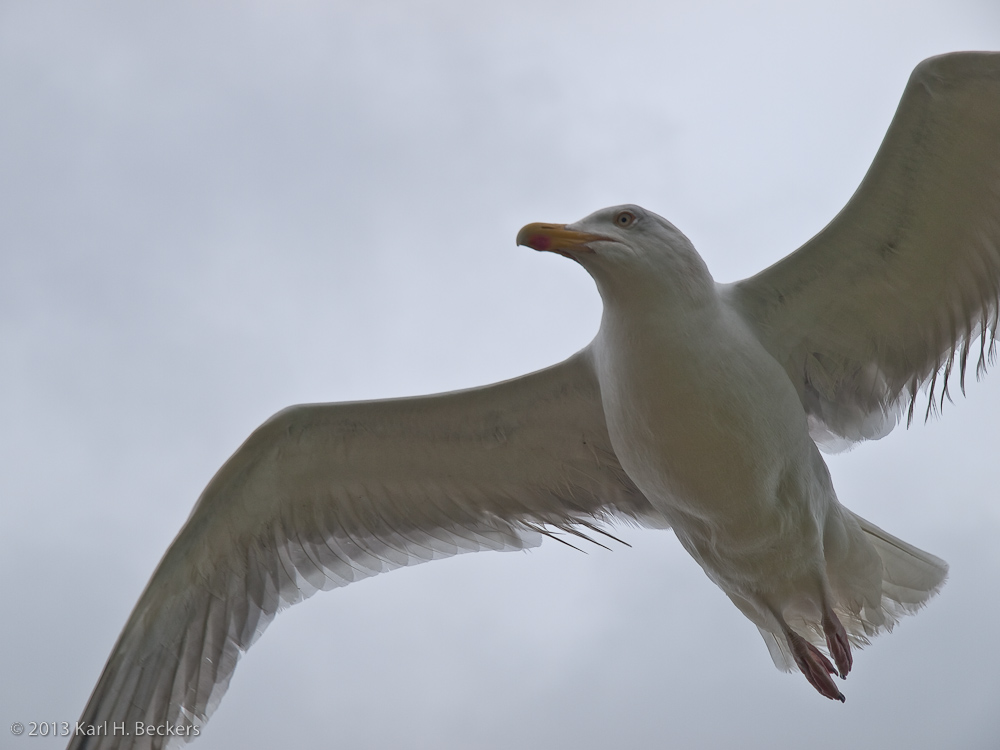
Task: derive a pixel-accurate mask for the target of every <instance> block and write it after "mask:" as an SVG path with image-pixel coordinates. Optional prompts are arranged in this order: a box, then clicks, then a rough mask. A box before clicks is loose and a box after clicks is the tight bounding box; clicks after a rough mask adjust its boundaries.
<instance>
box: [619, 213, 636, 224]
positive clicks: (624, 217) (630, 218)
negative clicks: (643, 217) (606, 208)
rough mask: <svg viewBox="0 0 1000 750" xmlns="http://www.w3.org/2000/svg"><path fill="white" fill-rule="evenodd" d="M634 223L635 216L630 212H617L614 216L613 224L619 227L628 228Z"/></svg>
mask: <svg viewBox="0 0 1000 750" xmlns="http://www.w3.org/2000/svg"><path fill="white" fill-rule="evenodd" d="M634 222H635V214H634V213H632V212H631V211H619V212H618V213H617V214H616V215H615V224H617V225H618V226H620V227H630V226H632V224H633V223H634Z"/></svg>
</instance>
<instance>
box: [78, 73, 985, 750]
mask: <svg viewBox="0 0 1000 750" xmlns="http://www.w3.org/2000/svg"><path fill="white" fill-rule="evenodd" d="M519 241H520V242H522V243H524V244H528V245H530V246H532V247H535V248H536V249H540V250H553V251H557V252H560V253H562V254H564V255H567V256H569V257H571V258H573V259H574V260H577V261H578V262H580V263H581V264H582V265H583V266H584V267H585V268H586V269H587V270H588V271H589V272H590V273H591V275H592V276H593V277H594V279H595V281H596V282H597V285H598V288H599V290H600V292H601V295H602V297H603V300H604V304H605V310H604V317H603V320H602V324H601V329H600V331H599V333H598V335H597V338H595V340H594V342H593V343H592V344H591V345H590V346H588V347H587V348H586V349H584V350H583V351H582V352H580V353H578V354H577V355H574V356H573V357H571V358H570V359H568V360H567V361H565V362H563V363H561V364H559V365H556V366H554V367H551V368H549V369H547V370H543V371H541V372H538V373H534V374H532V375H527V376H525V377H522V378H519V379H516V380H512V381H507V382H505V383H500V384H497V385H493V386H488V387H484V388H479V389H473V390H468V391H461V392H456V393H449V394H442V395H438V396H430V397H424V398H414V399H400V400H392V401H378V402H366V403H355V404H329V405H310V406H298V407H292V408H290V409H287V410H285V411H283V412H280V413H279V414H277V415H275V417H273V418H272V419H271V420H269V421H268V422H267V423H265V424H264V425H263V426H261V427H260V428H259V429H258V430H257V431H255V432H254V433H253V434H252V435H251V436H250V438H248V440H247V441H246V442H245V443H244V445H243V446H241V448H240V449H239V450H238V451H237V452H236V453H235V454H234V455H233V457H232V458H231V459H230V460H229V461H228V462H227V463H226V464H225V465H224V466H223V467H222V468H221V469H220V471H219V472H218V474H217V475H216V476H215V477H214V478H213V479H212V481H211V482H210V483H209V485H208V487H207V488H206V489H205V491H204V493H203V494H202V497H201V498H200V499H199V501H198V503H197V505H196V506H195V508H194V510H193V511H192V514H191V517H190V518H189V519H188V522H187V523H186V525H185V526H184V528H183V529H182V530H181V532H180V534H179V535H178V537H177V539H176V540H175V541H174V543H173V544H172V545H171V547H170V549H169V550H168V551H167V553H166V555H165V556H164V559H163V561H162V562H161V563H160V566H159V567H158V568H157V570H156V572H155V573H154V575H153V577H152V579H151V580H150V583H149V585H148V586H147V588H146V590H145V591H144V593H143V594H142V596H141V598H140V600H139V602H138V604H137V605H136V608H135V610H134V612H133V613H132V615H131V617H130V618H129V621H128V623H127V624H126V626H125V629H124V631H123V633H122V635H121V637H120V639H119V641H118V643H117V644H116V645H115V647H114V650H113V652H112V655H111V658H110V659H109V661H108V664H107V666H106V668H105V671H104V673H103V674H102V676H101V678H100V681H99V682H98V684H97V687H96V688H95V690H94V693H93V695H92V697H91V700H90V702H89V704H88V705H87V708H86V709H85V711H84V714H83V716H82V719H81V722H82V724H83V726H85V727H86V726H99V725H101V724H102V722H104V721H108V722H122V721H124V722H126V725H127V726H132V725H133V724H134V722H136V721H141V722H143V723H146V724H153V725H158V726H164V725H168V724H169V725H171V726H178V727H184V726H196V725H198V724H200V723H202V722H203V721H205V720H206V719H207V717H208V716H209V715H210V714H211V712H212V710H213V709H214V708H215V706H216V705H217V704H218V701H219V699H220V698H221V696H222V694H223V693H224V692H225V689H226V687H227V686H228V683H229V679H230V677H231V675H232V672H233V669H234V668H235V665H236V662H237V659H238V657H239V654H240V653H241V652H242V651H244V650H245V649H247V648H248V647H249V646H250V645H251V644H252V643H253V641H254V640H255V639H256V638H257V637H258V636H259V635H260V634H261V632H262V631H263V630H264V628H265V627H266V626H267V624H268V623H269V622H270V620H271V619H272V618H273V617H274V615H275V614H276V613H277V611H278V610H279V609H280V608H282V607H283V606H287V605H288V604H293V603H295V602H297V601H299V600H301V599H302V598H304V597H306V596H308V595H310V594H311V593H314V592H315V591H316V590H318V589H328V588H334V587H337V586H342V585H345V584H347V583H351V582H353V581H355V580H358V579H360V578H364V577H368V576H371V575H375V574H377V573H380V572H383V571H386V570H390V569H392V568H395V567H399V566H402V565H409V564H414V563H417V562H422V561H425V560H431V559H436V558H439V557H444V556H447V555H451V554H455V553H458V552H465V551H475V550H480V549H498V550H502V549H518V548H523V547H525V546H530V545H533V544H536V543H537V542H538V541H539V540H540V538H541V536H540V534H544V533H546V531H550V530H552V529H553V528H554V529H561V530H564V531H568V532H573V533H584V534H590V535H591V536H592V535H593V534H594V533H599V529H598V528H597V525H598V524H601V523H603V522H606V521H611V520H614V519H621V518H625V519H630V520H632V521H635V522H638V523H641V524H644V525H651V526H659V527H665V526H667V525H670V526H672V527H673V528H674V531H675V533H676V534H677V536H678V538H679V539H680V541H681V543H682V544H683V545H684V547H685V548H686V549H687V550H688V551H689V552H690V553H691V554H692V555H693V556H694V557H695V559H696V560H698V561H699V563H700V564H701V565H702V567H703V568H704V569H705V571H706V573H707V574H708V575H709V577H710V578H711V579H712V580H713V581H715V582H716V583H717V584H718V585H719V586H720V587H722V588H723V590H724V591H726V593H727V594H728V595H729V596H730V598H731V599H732V600H733V601H734V603H735V604H736V605H737V606H738V607H739V609H740V610H741V611H742V612H743V613H744V614H745V615H746V616H747V617H748V618H750V619H751V620H752V621H753V622H754V623H755V624H756V625H757V626H758V627H759V628H760V629H761V632H762V633H763V634H764V636H765V640H766V641H767V643H768V648H769V649H770V651H771V654H772V656H773V657H774V660H775V663H776V664H778V665H779V666H780V667H783V668H790V667H792V666H794V665H798V666H799V667H800V668H802V669H803V671H805V672H806V673H807V677H808V678H809V680H810V682H812V683H813V684H814V685H815V686H816V687H817V689H819V690H820V692H822V693H823V694H825V695H827V696H828V697H831V698H837V697H841V696H840V693H839V690H838V689H837V688H836V686H835V685H834V683H833V681H832V680H831V679H830V677H829V674H828V672H832V671H833V668H832V667H831V666H830V665H829V662H827V661H826V658H825V657H824V656H823V655H822V654H820V652H819V651H818V650H817V647H818V648H820V649H824V650H828V652H829V653H831V657H832V658H833V660H834V662H835V663H836V666H837V671H839V672H840V673H841V674H842V675H843V674H846V672H847V671H848V670H849V668H850V647H849V645H848V644H849V643H853V644H855V645H857V644H861V643H864V642H866V639H867V638H869V637H870V636H872V635H874V634H876V633H878V632H880V631H881V630H883V629H886V628H889V627H891V626H892V624H893V623H894V622H895V621H896V620H897V619H898V617H899V616H900V615H902V614H905V613H907V612H911V611H913V610H914V609H915V608H917V607H919V606H920V605H921V604H922V603H923V602H924V601H925V600H926V599H927V598H928V597H929V596H930V595H931V594H933V593H934V591H936V590H937V589H938V588H939V587H940V585H941V584H942V582H943V580H944V576H945V571H946V567H945V565H944V563H943V562H942V561H940V560H938V559H937V558H935V557H933V556H932V555H929V554H927V553H924V552H921V551H920V550H918V549H916V548H914V547H912V546H911V545H908V544H906V543H905V542H902V541H900V540H898V539H895V538H894V537H892V536H891V535H889V534H887V533H885V532H883V531H881V530H879V529H877V528H876V527H874V526H872V525H871V524H869V523H868V522H866V521H864V520H863V519H860V518H858V517H857V516H855V515H854V514H852V513H851V512H850V511H848V510H846V509H845V508H843V506H841V505H840V503H839V502H838V500H837V498H836V495H835V493H834V490H833V485H832V482H831V479H830V476H829V472H828V471H827V470H826V467H825V464H824V463H823V461H822V458H821V457H820V455H819V453H818V451H817V449H816V445H815V443H814V442H813V440H812V439H810V435H811V436H812V438H813V439H815V440H816V441H818V442H820V443H821V444H823V445H826V446H831V447H839V446H844V445H849V444H851V443H853V442H856V441H858V440H862V439H867V438H877V437H881V436H883V435H885V434H886V433H887V432H888V431H890V430H891V429H892V428H893V427H894V426H895V425H896V423H897V422H898V421H899V419H900V418H901V417H902V416H903V415H904V414H905V413H906V412H907V410H909V413H910V415H911V416H912V413H913V408H914V403H915V402H916V397H917V389H918V387H920V386H921V385H922V384H924V383H929V394H928V406H927V408H928V409H929V410H930V409H933V408H935V406H936V405H939V404H940V403H941V400H942V399H943V398H944V397H945V395H946V394H947V389H948V385H949V383H950V382H953V381H954V377H955V375H956V374H957V376H958V378H959V380H960V382H964V377H965V375H966V368H967V364H968V363H970V362H971V363H972V366H973V367H975V368H977V370H981V369H982V368H983V367H984V366H985V364H986V362H987V361H988V359H989V357H990V353H991V351H992V342H993V335H994V332H995V329H996V325H997V308H998V290H1000V54H995V53H959V54H954V55H946V56H942V57H938V58H932V59H930V60H927V61H925V62H924V63H922V64H921V65H920V66H918V68H917V69H916V70H915V71H914V74H913V76H912V77H911V80H910V83H909V85H908V86H907V88H906V91H905V92H904V95H903V99H902V101H901V103H900V106H899V109H898V111H897V114H896V117H895V118H894V120H893V123H892V125H891V126H890V129H889V132H888V133H887V135H886V138H885V141H884V143H883V145H882V148H881V149H880V151H879V153H878V155H877V156H876V159H875V162H874V164H873V165H872V168H871V170H870V171H869V173H868V175H867V176H866V177H865V180H864V181H863V183H862V185H861V187H860V188H859V189H858V191H857V193H856V194H855V196H854V197H853V198H852V200H851V201H850V202H849V203H848V205H847V206H846V207H845V209H844V210H843V211H841V213H840V214H839V215H838V216H837V217H836V218H835V219H834V220H833V221H832V222H831V223H830V224H829V225H828V226H827V227H826V228H825V229H824V230H823V231H822V232H820V233H819V234H818V235H817V236H816V237H814V238H813V239H812V240H810V241H809V242H808V243H806V245H804V246H803V247H802V248H800V249H799V250H798V251H797V252H795V253H793V254H792V255H790V256H788V257H787V258H785V259H784V260H782V261H780V262H779V263H777V264H775V265H774V266H772V267H771V268H769V269H767V270H765V271H763V272H761V273H760V274H758V275H756V276H754V277H752V278H750V279H747V280H744V281H742V282H738V283H736V284H732V285H725V286H722V285H717V284H715V282H714V281H713V280H712V278H711V276H710V275H709V273H708V269H707V267H706V266H705V264H704V262H703V261H702V260H701V258H700V257H699V256H698V254H697V253H696V252H695V250H694V248H693V247H692V246H691V244H690V242H689V241H688V240H687V238H685V237H684V236H683V235H682V234H681V233H680V232H679V231H677V230H676V229H675V228H674V227H673V226H672V225H670V224H669V223H668V222H666V221H664V220H663V219H661V218H659V217H658V216H656V215H655V214H652V213H649V212H647V211H644V210H643V209H641V208H638V207H635V206H625V207H617V208H612V209H605V210H603V211H599V212H597V213H595V214H593V215H591V216H589V217H587V218H586V219H584V220H582V221H580V222H577V223H576V224H573V225H570V226H568V227H566V226H560V225H529V226H528V227H525V229H524V230H522V233H521V235H519ZM165 740H166V738H163V737H160V738H149V737H123V736H95V737H88V736H85V735H81V736H77V737H74V738H73V740H72V741H71V742H70V748H90V749H91V750H93V749H94V748H126V747H147V746H153V747H156V746H158V743H163V742H164V741H165Z"/></svg>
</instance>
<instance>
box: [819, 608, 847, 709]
mask: <svg viewBox="0 0 1000 750" xmlns="http://www.w3.org/2000/svg"><path fill="white" fill-rule="evenodd" d="M823 633H824V635H826V647H827V648H828V649H829V650H830V656H832V657H833V661H834V663H835V664H836V665H837V671H838V672H840V679H842V680H843V679H845V678H846V677H847V673H848V672H850V671H851V665H852V664H853V663H854V657H853V656H851V643H850V641H848V640H847V631H846V630H844V626H843V624H842V623H841V622H840V618H839V617H837V615H836V613H835V612H834V611H833V610H832V609H830V607H829V605H828V606H827V607H826V611H825V612H824V613H823ZM820 692H822V691H820Z"/></svg>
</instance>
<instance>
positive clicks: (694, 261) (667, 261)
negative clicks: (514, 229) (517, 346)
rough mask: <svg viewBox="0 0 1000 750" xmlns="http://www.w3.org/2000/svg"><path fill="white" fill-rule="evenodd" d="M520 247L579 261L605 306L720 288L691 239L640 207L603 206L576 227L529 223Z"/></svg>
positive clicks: (706, 291) (688, 294)
mask: <svg viewBox="0 0 1000 750" xmlns="http://www.w3.org/2000/svg"><path fill="white" fill-rule="evenodd" d="M517 244H518V245H525V246H527V247H530V248H533V249H535V250H540V251H545V252H552V253H559V254H560V255H563V256H565V257H567V258H570V259H571V260H575V261H576V262H577V263H579V264H580V265H582V266H583V267H584V268H586V269H587V271H588V272H589V273H590V275H591V276H593V277H594V281H596V282H597V287H598V289H599V290H600V292H601V296H602V297H604V299H605V302H608V301H609V298H615V297H617V296H618V295H620V294H623V295H633V294H635V293H639V292H641V290H644V289H645V290H649V291H650V292H651V293H653V294H656V295H667V296H677V295H683V296H692V295H694V296H698V297H700V296H702V295H704V294H705V293H712V292H711V290H714V282H713V280H712V276H711V274H709V272H708V267H707V266H706V265H705V262H704V261H703V260H702V259H701V256H700V255H698V253H697V251H696V250H695V249H694V245H692V244H691V241H690V240H688V238H687V237H685V236H684V235H683V234H682V233H681V232H680V231H679V230H678V229H677V227H675V226H674V225H673V224H671V223H670V222H669V221H667V220H666V219H664V218H662V217H660V216H657V215H656V214H654V213H653V212H652V211H647V210H645V209H644V208H640V207H639V206H634V205H624V206H613V207H611V208H602V209H601V210H600V211H595V212H594V213H592V214H591V215H590V216H588V217H586V218H584V219H581V220H580V221H577V222H574V223H573V224H537V223H536V224H528V225H527V226H525V227H523V228H522V229H521V231H520V232H518V233H517Z"/></svg>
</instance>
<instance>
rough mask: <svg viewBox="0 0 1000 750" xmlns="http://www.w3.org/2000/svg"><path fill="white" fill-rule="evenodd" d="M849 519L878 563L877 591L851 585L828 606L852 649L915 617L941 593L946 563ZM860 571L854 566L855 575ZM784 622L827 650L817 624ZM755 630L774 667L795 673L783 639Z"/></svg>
mask: <svg viewBox="0 0 1000 750" xmlns="http://www.w3.org/2000/svg"><path fill="white" fill-rule="evenodd" d="M845 510H846V509H845ZM848 512H850V511H848ZM851 515H852V516H853V518H854V520H856V521H857V523H858V526H859V527H860V528H861V531H862V532H864V537H863V538H864V540H865V541H867V542H868V543H869V544H870V545H871V547H873V548H874V550H875V552H876V553H877V555H878V557H879V559H880V560H881V563H882V585H881V591H880V592H879V591H878V590H877V589H876V590H870V591H869V590H867V589H868V588H869V587H867V586H866V582H864V581H856V582H855V584H856V586H857V588H856V589H855V591H854V592H853V593H851V594H846V593H844V594H842V595H841V596H839V597H838V599H839V600H838V601H837V602H836V603H835V604H834V607H833V609H834V612H836V614H837V616H838V617H839V618H840V621H841V623H842V624H843V625H844V629H845V630H846V631H847V636H848V638H849V639H850V641H851V644H852V646H855V647H857V648H860V647H862V646H866V645H868V644H869V643H870V642H871V641H870V639H871V638H872V637H874V636H876V635H879V634H880V633H883V632H891V631H892V629H893V628H894V627H895V626H896V624H897V623H898V622H899V621H900V619H901V618H902V617H904V616H905V615H911V614H914V613H915V612H916V611H917V610H919V609H920V608H921V607H923V606H924V605H925V604H926V603H927V601H928V600H929V599H930V598H931V597H932V596H934V595H935V594H936V593H937V592H938V591H940V590H941V587H942V586H943V585H944V583H945V579H946V578H947V577H948V564H947V563H946V562H945V561H944V560H942V559H941V558H939V557H936V556H934V555H932V554H930V553H929V552H924V551H923V550H922V549H919V548H917V547H914V546H913V545H912V544H908V543H907V542H904V541H903V540H902V539H899V538H897V537H894V536H893V535H892V534H890V533H888V532H886V531H883V530H882V529H880V528H879V527H878V526H876V525H875V524H873V523H871V522H870V521H867V520H865V519H864V518H862V517H861V516H859V515H857V514H856V513H851ZM862 567H863V565H861V566H859V568H858V570H857V571H856V572H859V571H860V569H861V568H862ZM845 583H846V582H845ZM789 624H790V625H792V627H793V628H794V629H795V630H796V632H798V633H799V634H800V635H802V636H803V637H805V638H806V639H807V640H809V641H810V642H811V643H812V644H813V645H814V646H816V647H817V648H819V649H820V650H822V651H824V652H826V651H827V647H826V638H825V636H824V634H823V631H822V628H821V627H820V625H819V623H818V622H811V621H810V622H806V621H802V620H800V621H796V622H792V621H789ZM758 628H759V630H760V634H761V635H762V636H763V637H764V642H765V643H766V644H767V649H768V651H769V652H770V654H771V658H772V660H773V661H774V665H775V666H776V667H777V668H778V669H780V670H782V671H784V672H790V671H794V670H795V669H797V667H796V666H795V659H794V658H793V657H792V654H791V652H790V651H789V649H788V644H787V642H786V641H785V638H784V637H782V636H781V635H780V634H778V633H775V632H772V631H771V630H770V629H766V628H764V627H761V626H760V625H758Z"/></svg>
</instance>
